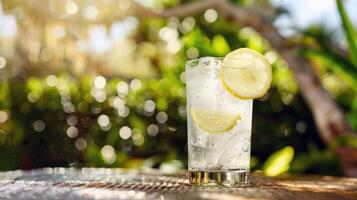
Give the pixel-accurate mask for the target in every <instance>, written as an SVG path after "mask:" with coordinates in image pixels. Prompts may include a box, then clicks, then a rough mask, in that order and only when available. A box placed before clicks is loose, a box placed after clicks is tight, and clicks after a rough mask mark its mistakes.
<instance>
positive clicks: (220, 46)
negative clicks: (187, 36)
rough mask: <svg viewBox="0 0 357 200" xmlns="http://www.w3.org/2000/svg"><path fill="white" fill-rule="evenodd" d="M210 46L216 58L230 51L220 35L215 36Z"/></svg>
mask: <svg viewBox="0 0 357 200" xmlns="http://www.w3.org/2000/svg"><path fill="white" fill-rule="evenodd" d="M212 46H213V49H214V50H215V51H216V54H217V55H218V56H224V55H226V54H227V53H228V52H229V51H230V48H229V45H228V43H227V41H226V39H224V37H223V36H222V35H216V36H215V37H214V38H213V40H212Z"/></svg>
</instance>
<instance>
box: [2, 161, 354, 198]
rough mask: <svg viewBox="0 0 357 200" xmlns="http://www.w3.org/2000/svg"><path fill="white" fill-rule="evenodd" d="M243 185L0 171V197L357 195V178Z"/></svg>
mask: <svg viewBox="0 0 357 200" xmlns="http://www.w3.org/2000/svg"><path fill="white" fill-rule="evenodd" d="M251 182H252V184H251V185H250V186H247V187H243V188H219V187H195V186H191V185H189V184H188V183H187V178H186V176H185V173H184V172H181V173H178V174H162V173H159V172H157V171H150V172H146V173H143V172H138V171H135V170H125V169H104V168H83V169H74V168H44V169H37V170H31V171H20V170H19V171H10V172H1V173H0V199H237V200H240V199H288V200H294V199H299V200H308V199H314V200H315V199H357V179H353V178H337V177H329V176H308V175H304V176H285V177H278V178H270V177H265V176H263V175H261V174H259V173H254V174H253V175H252V176H251Z"/></svg>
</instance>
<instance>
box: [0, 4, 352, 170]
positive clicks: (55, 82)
mask: <svg viewBox="0 0 357 200" xmlns="http://www.w3.org/2000/svg"><path fill="white" fill-rule="evenodd" d="M48 2H49V5H50V3H51V1H48ZM74 2H75V3H77V4H78V6H79V8H82V7H83V6H85V5H84V3H83V2H85V1H74ZM185 2H186V1H160V2H159V1H158V2H156V4H155V6H156V7H162V8H164V7H171V6H174V5H177V4H184V3H185ZM249 2H250V1H238V2H236V3H237V4H241V5H243V6H249ZM338 2H339V4H338V5H339V8H340V14H341V17H342V19H344V21H343V22H344V23H343V27H344V29H345V31H346V33H347V37H346V38H347V41H348V44H349V52H350V54H347V55H346V54H341V53H340V52H337V51H335V49H334V48H332V47H331V46H333V44H334V41H333V38H332V33H331V32H329V31H327V30H326V29H324V27H323V26H322V25H314V26H311V27H309V28H308V29H306V30H299V31H297V35H299V37H298V38H299V39H298V40H297V41H298V42H299V43H301V45H303V46H304V48H302V51H300V52H296V53H297V54H300V55H301V56H304V57H307V58H309V60H310V61H311V62H312V63H313V66H314V70H315V71H316V73H318V74H319V77H320V78H321V80H322V82H323V85H324V86H325V88H326V89H327V90H328V91H329V92H330V93H331V95H333V97H334V99H335V100H336V101H337V102H338V104H339V105H340V106H341V107H342V108H343V109H344V110H345V111H346V113H347V116H348V120H349V122H350V124H351V126H352V127H353V129H354V130H357V95H356V94H357V61H356V58H357V43H356V39H355V38H356V33H355V32H354V30H353V27H352V25H351V23H350V22H349V20H348V17H347V15H346V13H345V12H344V11H343V7H342V5H341V4H340V1H338ZM2 4H3V7H4V10H5V13H10V14H13V15H14V16H17V23H18V25H17V26H18V33H17V36H16V37H14V38H3V39H1V40H0V41H1V42H2V43H0V44H3V45H8V47H9V48H8V49H5V50H4V49H2V51H0V56H3V59H6V65H5V67H3V68H1V69H0V73H1V82H0V111H1V112H2V113H1V114H0V119H1V117H2V119H5V120H2V122H1V123H0V170H11V169H19V168H21V169H30V168H37V167H45V166H74V167H83V166H93V167H129V168H140V169H147V168H151V167H154V168H160V169H162V170H164V171H172V170H175V169H180V168H185V167H186V166H187V144H186V143H187V140H186V134H187V133H186V132H187V127H186V112H185V84H184V63H185V61H186V60H188V59H193V58H196V57H202V56H207V55H210V56H224V55H225V54H226V53H227V52H229V51H231V50H234V49H236V48H240V47H249V48H253V49H256V50H258V51H260V52H262V53H263V54H265V55H266V56H267V57H268V59H269V61H270V62H271V63H272V67H273V75H274V79H273V84H272V87H271V89H270V91H269V93H268V94H267V95H266V96H265V97H263V98H261V99H258V100H255V103H254V114H253V116H254V117H253V131H252V160H251V166H252V168H253V169H254V170H256V169H263V170H264V171H265V172H266V173H267V174H268V175H277V174H279V173H281V172H284V171H290V172H293V173H317V174H330V175H341V169H340V166H339V162H338V157H337V156H336V155H335V154H334V153H332V151H331V148H332V147H329V146H325V145H324V144H323V143H322V141H321V139H320V138H319V136H318V134H317V131H316V128H315V125H314V122H313V119H312V116H311V114H310V112H309V109H308V108H307V107H306V105H305V103H304V102H303V100H302V99H301V97H300V94H299V89H298V88H297V86H296V84H295V82H294V80H293V77H292V74H291V72H290V71H289V68H288V65H287V63H286V62H285V61H284V60H282V59H281V58H280V56H279V55H278V54H277V53H276V52H275V51H274V50H273V49H271V47H270V45H269V41H266V40H265V39H264V38H262V37H261V36H260V34H259V33H258V32H256V31H255V30H253V29H252V28H250V27H241V26H239V25H238V24H235V23H233V22H229V21H226V20H225V19H224V18H223V17H222V16H220V15H218V18H217V19H215V20H213V21H211V20H210V18H209V17H207V16H206V17H205V14H206V13H207V12H206V13H203V14H197V15H194V16H187V17H184V18H169V19H167V20H157V19H140V20H138V19H134V20H133V19H132V18H130V20H131V21H132V23H133V24H137V25H136V26H135V28H134V29H133V30H131V31H130V33H129V34H127V35H125V37H122V38H120V40H115V41H112V43H113V44H112V46H111V48H109V49H107V50H106V51H103V52H98V51H97V52H95V51H94V52H90V51H89V52H87V51H86V52H85V53H83V52H80V51H76V50H75V49H76V47H75V45H73V44H77V43H76V42H77V41H79V40H81V39H83V38H88V37H90V36H88V33H84V34H83V35H79V36H80V37H78V36H76V37H73V36H72V35H71V34H70V30H71V29H74V30H75V32H76V27H73V25H71V23H70V22H68V21H66V20H62V19H60V20H59V19H53V20H52V19H50V18H47V17H46V16H43V15H45V14H39V13H35V12H34V10H33V7H31V6H35V5H28V4H27V3H26V2H25V1H19V0H17V1H3V2H2ZM97 4H98V5H97ZM97 4H96V5H95V6H97V8H98V11H101V9H100V8H101V6H103V5H101V4H100V3H97ZM19 8H20V9H21V10H22V15H25V16H27V17H28V18H25V17H22V18H21V17H18V13H17V12H18V10H16V9H19ZM272 9H273V10H274V12H272V13H273V17H277V16H278V15H280V14H282V13H284V12H286V11H284V10H282V9H280V8H273V7H272ZM55 11H56V12H57V10H55ZM67 11H68V10H67ZM58 12H59V11H58ZM103 12H104V11H103ZM109 15H114V14H113V13H110V14H109ZM207 15H208V14H207ZM211 17H212V16H211ZM40 18H46V20H45V21H41V20H44V19H40ZM126 19H128V18H123V20H126ZM130 20H129V21H130ZM116 22H117V23H120V20H118V21H116ZM29 24H32V25H29ZM29 26H31V28H32V29H34V30H33V32H34V33H33V32H31V31H30V28H29ZM58 26H61V27H64V30H65V31H66V33H67V34H66V36H64V37H63V38H56V37H54V36H53V35H51V33H52V32H51V33H48V29H51V28H53V29H55V28H56V27H57V28H58ZM111 26H113V24H111V23H109V24H108V23H103V24H100V23H99V24H98V23H97V24H95V25H86V24H85V23H84V22H83V23H80V27H77V28H78V29H80V30H81V31H82V32H85V31H84V30H87V29H91V28H93V27H94V28H96V27H97V28H98V27H99V29H102V28H103V27H104V29H105V30H108V31H107V32H109V30H110V27H111ZM61 30H62V29H61ZM36 31H37V32H36ZM24 33H26V34H24ZM48 34H50V35H48ZM108 34H109V33H108ZM26 37H28V38H26ZM29 38H30V39H29ZM295 39H296V38H295ZM9 41H10V42H11V41H14V42H13V43H14V44H13V46H11V45H10V42H9ZM34 43H36V44H37V45H38V47H37V48H34V46H36V45H34ZM99 43H101V42H99ZM177 43H178V45H177ZM11 44H12V43H11ZM62 45H63V46H62ZM175 45H176V46H175ZM17 47H19V48H20V50H21V49H25V52H26V54H28V55H32V54H34V56H33V58H29V59H27V60H26V59H25V61H24V62H22V65H21V66H20V67H19V64H18V62H17V61H18V60H17V57H16V56H13V55H12V54H11V53H9V51H11V49H12V50H13V54H17V53H18V52H19V51H20V50H19V49H18V48H17ZM95 47H96V46H94V48H95ZM99 47H102V46H99ZM86 48H88V49H90V48H91V47H88V46H87V47H86ZM14 52H15V53H14ZM123 52H127V53H123ZM48 54H49V55H48ZM349 55H350V56H349ZM125 58H128V59H125ZM78 63H79V64H78ZM81 63H82V64H81ZM93 63H94V64H93ZM148 63H149V64H148ZM108 66H109V67H108ZM110 66H112V67H110ZM113 66H114V67H113ZM142 66H146V68H143V67H142ZM117 68H120V70H119V71H118V69H117ZM122 68H123V69H122ZM125 68H130V69H127V70H124V69H125ZM144 72H145V73H144ZM103 78H104V79H103ZM103 86H104V87H103ZM166 116H167V120H166ZM107 119H109V122H108V120H107ZM123 127H125V128H124V129H123ZM120 133H121V134H120ZM341 140H343V139H341ZM352 143H353V142H352Z"/></svg>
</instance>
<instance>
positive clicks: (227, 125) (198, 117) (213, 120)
mask: <svg viewBox="0 0 357 200" xmlns="http://www.w3.org/2000/svg"><path fill="white" fill-rule="evenodd" d="M191 115H192V120H193V122H194V123H195V124H196V125H197V126H198V127H199V128H201V129H203V130H204V131H206V132H208V133H223V132H227V131H230V130H231V129H232V128H233V127H234V126H235V125H236V124H237V123H238V122H239V121H240V115H239V114H233V113H230V112H227V111H222V110H210V109H207V108H191Z"/></svg>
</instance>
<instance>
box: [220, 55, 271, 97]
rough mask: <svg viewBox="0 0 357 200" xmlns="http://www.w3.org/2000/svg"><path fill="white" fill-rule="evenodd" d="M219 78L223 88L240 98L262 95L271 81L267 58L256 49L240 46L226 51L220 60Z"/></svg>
mask: <svg viewBox="0 0 357 200" xmlns="http://www.w3.org/2000/svg"><path fill="white" fill-rule="evenodd" d="M220 79H221V82H222V83H223V85H224V88H225V89H226V90H227V91H228V92H230V93H231V94H233V95H234V96H236V97H238V98H240V99H256V98H259V97H262V96H264V94H265V93H266V92H267V91H268V89H269V88H270V85H271V81H272V70H271V67H270V64H269V62H268V60H267V59H266V58H265V56H263V55H262V54H260V53H259V52H257V51H254V50H251V49H248V48H241V49H237V50H235V51H232V52H230V53H228V54H227V55H226V56H225V57H224V59H223V62H222V67H221V69H220Z"/></svg>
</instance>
